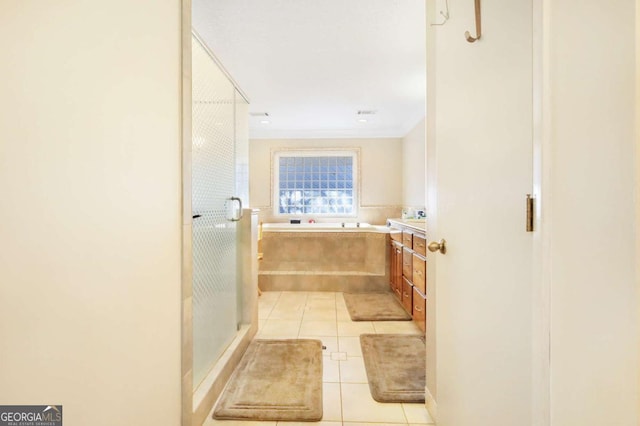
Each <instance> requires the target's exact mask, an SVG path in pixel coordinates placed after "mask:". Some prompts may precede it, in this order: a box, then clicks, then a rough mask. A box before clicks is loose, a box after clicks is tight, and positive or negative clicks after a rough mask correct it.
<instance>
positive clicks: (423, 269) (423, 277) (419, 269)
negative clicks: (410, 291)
mask: <svg viewBox="0 0 640 426" xmlns="http://www.w3.org/2000/svg"><path fill="white" fill-rule="evenodd" d="M411 263H412V269H413V271H412V279H411V282H412V283H413V285H414V286H415V287H417V288H418V290H420V292H422V294H427V261H426V260H425V258H424V257H422V256H419V255H417V254H415V253H414V254H413V259H412V261H411Z"/></svg>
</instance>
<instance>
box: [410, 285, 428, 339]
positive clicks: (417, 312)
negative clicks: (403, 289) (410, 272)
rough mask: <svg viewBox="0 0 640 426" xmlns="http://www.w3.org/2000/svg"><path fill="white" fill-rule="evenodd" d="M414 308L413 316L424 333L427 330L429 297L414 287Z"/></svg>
mask: <svg viewBox="0 0 640 426" xmlns="http://www.w3.org/2000/svg"><path fill="white" fill-rule="evenodd" d="M412 305H413V309H412V311H411V316H412V317H413V320H414V321H415V322H416V324H417V325H418V327H420V330H422V332H423V333H426V331H427V299H426V298H425V297H424V296H423V295H422V294H420V292H419V291H418V289H417V288H415V287H413V300H412Z"/></svg>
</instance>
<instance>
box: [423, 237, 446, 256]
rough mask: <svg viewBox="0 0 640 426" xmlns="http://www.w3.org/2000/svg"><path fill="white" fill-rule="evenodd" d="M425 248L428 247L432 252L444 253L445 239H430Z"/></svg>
mask: <svg viewBox="0 0 640 426" xmlns="http://www.w3.org/2000/svg"><path fill="white" fill-rule="evenodd" d="M427 248H428V249H429V251H432V252H436V251H439V252H440V253H442V254H446V253H447V241H446V240H445V239H444V238H443V239H442V240H440V242H437V241H431V242H430V243H429V245H428V246H427Z"/></svg>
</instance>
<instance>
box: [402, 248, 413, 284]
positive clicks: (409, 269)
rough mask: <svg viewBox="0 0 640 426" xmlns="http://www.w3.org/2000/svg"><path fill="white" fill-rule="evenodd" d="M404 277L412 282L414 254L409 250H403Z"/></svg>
mask: <svg viewBox="0 0 640 426" xmlns="http://www.w3.org/2000/svg"><path fill="white" fill-rule="evenodd" d="M402 275H404V277H405V278H406V279H408V280H409V281H412V277H413V252H412V251H411V250H409V249H407V248H404V249H402Z"/></svg>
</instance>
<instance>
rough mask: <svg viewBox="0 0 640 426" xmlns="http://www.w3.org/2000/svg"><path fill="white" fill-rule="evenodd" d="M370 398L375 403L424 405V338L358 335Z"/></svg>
mask: <svg viewBox="0 0 640 426" xmlns="http://www.w3.org/2000/svg"><path fill="white" fill-rule="evenodd" d="M360 345H361V346H362V356H363V357H364V366H365V369H366V370H367V378H368V379H369V390H370V391H371V396H372V397H373V399H375V400H376V401H378V402H424V388H425V386H426V366H425V362H426V359H427V354H426V348H425V338H424V336H421V335H408V334H362V335H360Z"/></svg>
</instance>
